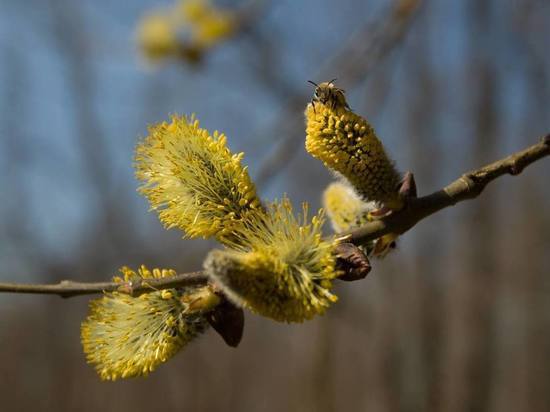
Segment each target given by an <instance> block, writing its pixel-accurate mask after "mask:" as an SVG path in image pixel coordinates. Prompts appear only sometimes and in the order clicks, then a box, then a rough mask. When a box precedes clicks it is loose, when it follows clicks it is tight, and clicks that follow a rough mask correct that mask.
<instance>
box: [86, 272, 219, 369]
mask: <svg viewBox="0 0 550 412" xmlns="http://www.w3.org/2000/svg"><path fill="white" fill-rule="evenodd" d="M121 272H122V274H123V278H121V277H115V278H114V280H115V281H117V282H123V281H126V282H129V281H138V280H139V281H146V280H147V279H148V278H160V277H168V276H174V275H175V272H174V271H173V270H167V269H162V270H161V269H153V270H152V271H151V270H149V269H147V268H146V267H145V266H142V267H141V268H140V269H139V270H138V271H137V272H135V271H133V270H131V269H129V268H127V267H124V268H122V269H121ZM218 303H219V298H217V296H216V295H215V294H214V293H213V292H212V291H211V290H210V288H209V287H208V286H205V287H196V288H194V287H193V288H183V289H165V290H162V291H156V292H150V293H145V294H143V295H140V296H138V297H132V296H130V295H127V294H125V293H120V292H112V293H105V295H104V296H103V297H101V298H99V299H95V300H92V301H91V302H90V314H89V316H88V317H87V319H86V320H85V321H84V322H82V327H81V339H82V346H83V349H84V353H85V354H86V359H87V360H88V362H89V363H91V364H93V365H94V366H95V369H96V371H97V373H98V374H99V376H100V377H101V379H104V380H116V379H119V378H130V377H136V376H146V375H148V374H149V373H150V372H152V371H153V370H154V369H156V367H157V366H159V365H160V364H162V363H164V362H166V361H167V360H168V359H169V358H171V357H172V356H174V355H175V354H176V353H177V352H178V351H179V350H180V349H181V348H183V347H184V346H185V345H187V344H188V343H189V342H190V341H191V340H193V339H194V338H195V337H197V336H198V335H199V334H201V333H202V332H203V331H204V330H206V328H207V327H208V322H207V320H206V318H205V314H206V313H207V312H208V311H209V310H211V309H213V307H215V305H216V304H218Z"/></svg>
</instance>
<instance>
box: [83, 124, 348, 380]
mask: <svg viewBox="0 0 550 412" xmlns="http://www.w3.org/2000/svg"><path fill="white" fill-rule="evenodd" d="M242 158H243V153H239V154H233V153H231V151H230V150H229V149H228V148H227V146H226V138H225V136H224V135H223V134H219V133H217V132H214V133H213V134H210V133H209V132H208V131H206V130H204V129H201V128H200V127H199V123H198V121H197V120H195V119H194V118H193V117H191V118H187V117H179V116H174V117H172V119H171V121H170V122H169V123H161V124H158V125H155V126H152V127H151V128H150V129H149V135H148V136H147V137H146V138H145V139H144V140H143V141H142V142H141V143H140V144H139V145H138V147H137V149H136V156H135V168H136V176H137V178H138V179H139V180H140V181H141V186H140V188H139V191H140V193H142V194H143V195H144V196H145V197H146V198H147V199H148V200H149V203H150V205H151V208H152V209H153V210H155V211H157V212H158V215H159V218H160V220H161V222H162V223H163V224H164V225H165V227H166V228H178V229H180V230H182V231H183V233H184V236H186V237H189V238H195V237H202V238H214V239H216V240H218V241H219V242H220V243H222V245H223V246H224V249H221V250H214V251H212V252H211V253H210V254H209V255H208V257H207V259H206V261H205V263H204V269H205V272H206V273H207V274H208V275H209V276H210V278H211V279H212V285H214V286H212V287H211V286H205V287H203V288H183V289H169V290H163V291H153V292H151V293H146V294H143V295H141V296H139V297H131V296H129V295H127V294H123V293H121V292H112V293H106V294H105V295H104V296H103V297H102V298H101V299H98V300H96V301H93V302H92V304H91V306H90V307H91V313H90V315H89V317H88V318H87V319H86V321H85V322H84V323H83V325H82V344H83V347H84V351H85V353H86V355H87V359H88V361H89V362H90V363H92V364H93V365H95V367H96V370H97V372H98V373H99V375H100V377H101V378H103V379H117V378H126V377H132V376H141V375H146V374H147V373H149V372H150V371H152V370H153V369H154V368H156V367H157V366H158V365H159V364H160V363H162V362H165V361H166V360H167V359H169V358H170V357H171V356H173V355H174V354H175V353H176V352H177V351H179V350H180V349H181V348H182V347H183V346H185V345H186V344H187V343H188V342H189V341H191V340H192V339H193V338H194V337H195V336H197V335H198V334H200V333H201V332H202V331H204V330H205V329H206V327H207V325H208V320H207V315H208V314H209V313H210V312H211V311H212V310H214V308H215V307H216V306H217V305H218V304H220V302H221V300H220V298H219V295H220V293H223V296H225V297H226V298H227V299H229V300H230V301H232V302H234V303H235V304H237V305H239V306H241V307H245V308H247V309H250V310H251V311H253V312H255V313H257V314H259V315H262V316H266V317H269V318H272V319H275V320H277V321H282V322H301V321H304V320H307V319H311V318H312V317H313V316H315V315H317V314H322V313H324V311H325V310H326V308H327V307H329V306H330V304H331V303H333V302H335V301H336V296H335V295H333V294H332V293H331V288H332V281H333V280H334V279H335V278H336V277H338V276H339V274H340V272H339V271H338V270H337V269H336V257H335V252H334V250H335V246H336V244H337V242H336V241H335V240H331V239H328V240H325V239H323V238H322V237H321V227H322V224H323V215H322V213H321V212H320V213H319V214H317V215H316V216H314V217H313V218H311V219H309V218H308V216H307V206H306V205H305V206H304V210H303V213H302V214H301V215H298V216H296V215H295V214H294V213H293V210H292V207H291V204H290V201H289V200H288V199H287V198H283V199H282V200H280V201H276V202H273V203H267V204H263V203H262V202H261V200H260V198H259V197H258V195H257V192H256V187H255V185H254V183H253V182H252V181H251V179H250V176H249V175H248V171H247V168H246V167H245V166H243V165H242V163H241V162H242ZM122 271H123V274H124V278H123V279H122V278H121V279H118V281H123V280H124V281H126V282H129V281H133V280H139V281H141V282H143V281H146V280H147V279H148V278H151V277H165V276H172V275H174V273H175V272H173V271H169V270H158V269H155V270H153V271H149V270H148V269H146V268H145V267H142V268H141V269H140V270H139V271H138V272H137V273H136V272H134V271H131V270H130V269H127V268H123V269H122ZM220 291H221V292H220ZM190 302H193V304H190ZM196 302H199V304H197V303H196Z"/></svg>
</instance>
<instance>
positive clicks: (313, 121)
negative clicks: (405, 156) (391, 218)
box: [305, 101, 402, 209]
mask: <svg viewBox="0 0 550 412" xmlns="http://www.w3.org/2000/svg"><path fill="white" fill-rule="evenodd" d="M305 115H306V150H307V151H308V152H309V153H310V154H311V155H312V156H314V157H316V158H318V159H320V160H321V161H322V162H323V163H324V164H325V166H327V167H328V168H329V169H331V170H333V171H335V172H337V173H339V174H340V175H342V176H344V177H345V178H346V179H347V180H348V181H349V182H350V184H351V185H352V186H353V187H354V188H355V190H356V191H357V193H358V194H359V195H360V196H361V198H363V199H364V200H368V201H376V202H379V203H381V204H383V205H385V206H386V207H388V208H390V209H400V208H401V207H402V200H401V199H400V197H399V196H398V188H399V183H400V176H399V173H398V172H397V170H396V169H395V167H394V165H393V162H392V161H391V160H390V159H389V158H388V156H387V154H386V152H385V150H384V147H383V146H382V143H381V142H380V140H379V139H378V137H377V136H376V134H375V132H374V130H373V128H372V127H371V125H370V124H369V123H368V122H367V121H366V120H365V119H363V118H362V117H361V116H359V115H357V114H355V113H353V112H352V111H351V110H349V109H347V108H346V107H344V106H343V105H334V104H330V103H329V104H323V103H321V102H319V101H316V102H314V103H311V104H309V105H308V106H307V108H306V111H305Z"/></svg>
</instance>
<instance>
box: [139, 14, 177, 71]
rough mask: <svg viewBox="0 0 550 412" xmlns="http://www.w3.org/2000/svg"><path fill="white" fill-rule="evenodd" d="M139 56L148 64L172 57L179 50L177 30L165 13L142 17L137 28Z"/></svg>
mask: <svg viewBox="0 0 550 412" xmlns="http://www.w3.org/2000/svg"><path fill="white" fill-rule="evenodd" d="M137 43H138V47H139V50H140V51H141V54H142V55H143V56H144V57H145V59H146V60H147V61H148V62H150V63H158V62H160V61H161V60H164V59H166V58H168V57H172V56H174V55H175V54H176V53H177V52H178V49H179V43H178V37H177V30H176V28H175V26H174V24H173V22H172V20H171V19H170V17H169V15H168V14H167V13H162V12H151V13H149V14H146V15H145V16H143V18H142V19H141V21H140V22H139V25H138V28H137Z"/></svg>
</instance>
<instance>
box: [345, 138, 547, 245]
mask: <svg viewBox="0 0 550 412" xmlns="http://www.w3.org/2000/svg"><path fill="white" fill-rule="evenodd" d="M548 155H550V134H549V135H546V136H545V137H543V138H542V139H541V141H540V142H539V143H537V144H535V145H533V146H530V147H528V148H527V149H525V150H522V151H520V152H517V153H514V154H512V155H510V156H508V157H506V158H504V159H501V160H498V161H496V162H494V163H491V164H489V165H487V166H483V167H481V168H480V169H476V170H472V171H470V172H468V173H465V174H464V175H462V176H461V177H459V178H458V179H456V180H455V181H454V182H452V183H451V184H449V185H448V186H446V187H444V188H443V189H441V190H438V191H436V192H433V193H432V194H430V195H427V196H423V197H419V198H411V199H409V201H408V202H407V206H406V207H405V208H404V209H403V210H401V211H399V212H397V213H394V214H392V215H389V216H388V217H386V218H384V219H381V220H377V221H373V222H369V223H367V224H366V225H364V226H362V227H360V228H359V229H355V230H353V231H350V232H348V233H346V234H343V237H346V238H347V239H348V241H349V242H350V243H353V244H355V245H361V244H364V243H366V242H368V241H370V240H374V239H377V238H379V237H380V236H382V235H385V234H387V233H398V234H403V233H405V232H407V231H408V230H410V229H411V228H412V227H413V226H415V225H416V224H417V223H418V222H420V221H421V220H423V219H425V218H427V217H428V216H430V215H433V214H434V213H437V212H439V211H440V210H442V209H445V208H447V207H449V206H454V205H455V204H457V203H459V202H463V201H465V200H469V199H475V198H476V197H478V196H479V195H480V194H481V193H482V192H483V189H485V187H486V186H487V185H488V184H489V183H491V182H492V181H493V180H495V179H497V178H499V177H500V176H503V175H506V174H509V175H512V176H515V175H518V174H520V173H521V172H522V171H523V169H524V168H525V167H527V166H529V165H530V164H531V163H534V162H536V161H537V160H539V159H541V158H543V157H545V156H548Z"/></svg>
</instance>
